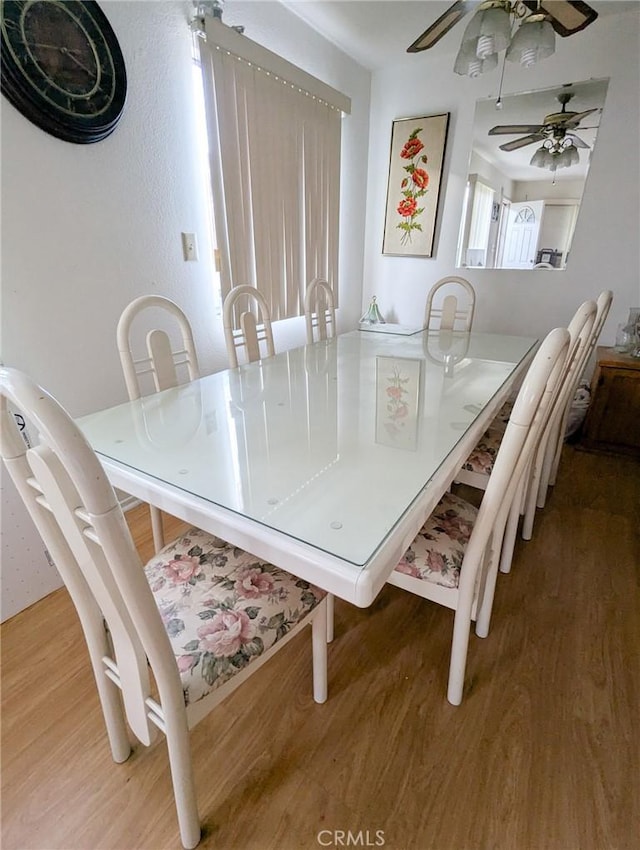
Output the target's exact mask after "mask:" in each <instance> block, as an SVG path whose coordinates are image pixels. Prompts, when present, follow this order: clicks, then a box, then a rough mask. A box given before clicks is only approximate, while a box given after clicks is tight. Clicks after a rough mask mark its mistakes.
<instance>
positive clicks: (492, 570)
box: [476, 540, 501, 638]
mask: <svg viewBox="0 0 640 850" xmlns="http://www.w3.org/2000/svg"><path fill="white" fill-rule="evenodd" d="M498 543H499V541H498V540H494V541H493V543H492V544H491V547H490V549H489V552H488V554H487V555H486V556H485V557H486V558H487V562H486V564H485V566H484V567H483V572H484V573H485V580H484V589H483V593H482V599H481V601H480V605H479V607H478V611H477V613H476V634H477V635H478V637H481V638H486V637H487V635H488V634H489V626H490V624H491V611H492V609H493V599H494V596H495V593H496V581H497V579H498V561H499V559H500V549H501V547H500V546H499V545H498Z"/></svg>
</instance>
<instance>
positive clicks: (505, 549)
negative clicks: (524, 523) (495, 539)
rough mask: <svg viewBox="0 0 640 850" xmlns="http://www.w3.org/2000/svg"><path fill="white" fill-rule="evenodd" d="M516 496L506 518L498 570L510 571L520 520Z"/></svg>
mask: <svg viewBox="0 0 640 850" xmlns="http://www.w3.org/2000/svg"><path fill="white" fill-rule="evenodd" d="M517 506H518V496H516V498H515V499H514V500H513V504H512V505H511V510H510V511H509V518H508V519H507V527H506V529H505V532H504V537H503V539H502V551H501V553H500V572H501V573H510V572H511V561H512V560H513V549H514V547H515V545H516V536H517V534H518V522H519V520H520V511H519V510H518V507H517Z"/></svg>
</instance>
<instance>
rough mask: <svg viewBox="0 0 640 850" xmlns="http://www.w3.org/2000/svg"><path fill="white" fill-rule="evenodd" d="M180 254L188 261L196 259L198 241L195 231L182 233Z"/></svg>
mask: <svg viewBox="0 0 640 850" xmlns="http://www.w3.org/2000/svg"><path fill="white" fill-rule="evenodd" d="M182 255H183V257H184V258H185V260H188V261H194V260H197V259H198V242H197V240H196V234H195V233H183V234H182Z"/></svg>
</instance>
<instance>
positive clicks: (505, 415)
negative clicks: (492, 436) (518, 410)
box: [489, 398, 516, 434]
mask: <svg viewBox="0 0 640 850" xmlns="http://www.w3.org/2000/svg"><path fill="white" fill-rule="evenodd" d="M515 403H516V400H515V398H512V399H509V401H505V403H504V404H503V405H502V407H501V408H500V410H499V411H498V413H497V414H496V416H495V418H494V420H493V422H492V423H491V425H490V426H489V430H490V431H500V432H502V433H503V434H504V432H505V431H506V430H507V425H508V424H509V419H510V418H511V412H512V411H513V405H514V404H515Z"/></svg>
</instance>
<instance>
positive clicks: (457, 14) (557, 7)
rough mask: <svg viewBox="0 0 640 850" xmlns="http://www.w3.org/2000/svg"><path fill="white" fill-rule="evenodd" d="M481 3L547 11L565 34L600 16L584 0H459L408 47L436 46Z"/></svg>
mask: <svg viewBox="0 0 640 850" xmlns="http://www.w3.org/2000/svg"><path fill="white" fill-rule="evenodd" d="M479 6H480V7H482V6H484V7H485V8H491V7H501V8H506V9H507V11H508V12H509V13H513V14H514V15H516V16H517V17H519V18H521V19H523V20H526V19H527V18H531V16H532V15H533V14H536V15H538V14H540V15H543V16H544V18H545V19H548V20H549V21H550V22H551V25H552V27H553V29H554V30H555V32H557V33H558V35H560V36H562V37H567V36H569V35H573V34H574V33H576V32H580V30H583V29H584V28H585V27H587V26H589V24H591V23H593V21H595V19H596V18H597V17H598V13H597V12H596V11H595V9H592V8H591V6H589V5H588V3H584V2H582V0H516V1H515V2H509V0H504V2H499V3H496V2H495V0H488V2H487V0H457V2H456V3H454V4H453V6H450V7H449V8H448V9H447V11H446V12H445V13H444V14H443V15H440V17H439V18H438V20H437V21H435V22H434V23H433V24H431V26H430V27H429V28H428V29H426V30H425V31H424V32H423V33H422V35H421V36H420V37H419V38H417V39H416V40H415V41H414V42H413V44H411V45H410V46H409V47H408V48H407V53H419V52H420V51H422V50H428V49H429V48H430V47H433V45H434V44H436V43H437V42H438V41H440V39H441V38H442V37H443V36H444V35H446V34H447V33H448V32H449V30H450V29H451V28H452V27H453V26H454V25H455V24H457V23H458V21H459V20H460V19H461V18H463V17H464V16H465V15H466V14H467V13H468V12H472V11H473V10H474V9H476V8H477V7H479Z"/></svg>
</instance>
